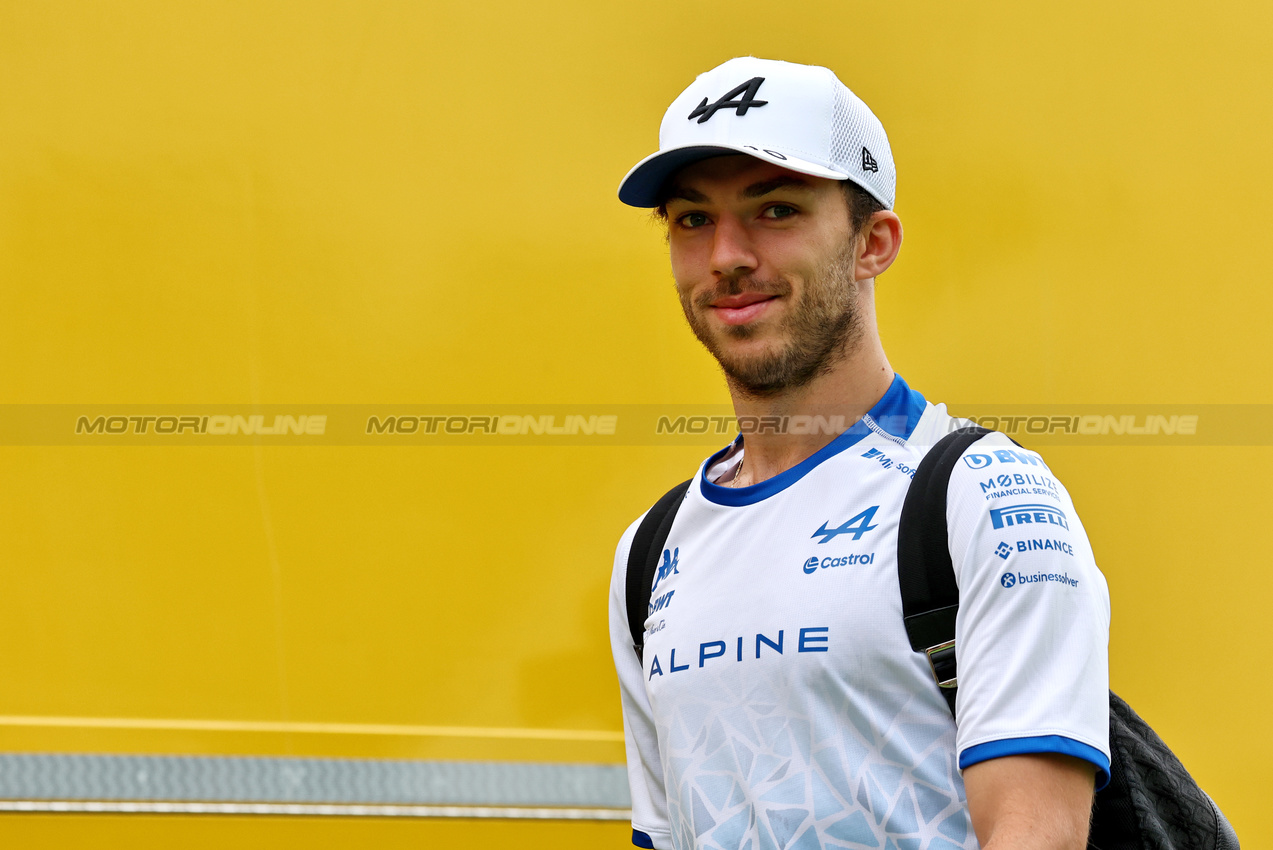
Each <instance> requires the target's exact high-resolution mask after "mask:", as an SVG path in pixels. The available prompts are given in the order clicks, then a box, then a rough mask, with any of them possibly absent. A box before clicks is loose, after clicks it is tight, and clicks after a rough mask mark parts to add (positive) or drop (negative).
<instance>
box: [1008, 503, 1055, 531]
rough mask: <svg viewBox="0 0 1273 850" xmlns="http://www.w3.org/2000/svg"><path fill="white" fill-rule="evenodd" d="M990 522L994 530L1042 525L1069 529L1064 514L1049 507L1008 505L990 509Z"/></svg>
mask: <svg viewBox="0 0 1273 850" xmlns="http://www.w3.org/2000/svg"><path fill="white" fill-rule="evenodd" d="M990 522H991V524H992V525H994V527H995V528H1010V527H1012V526H1014V525H1043V524H1048V525H1059V526H1061V527H1062V528H1064V529H1069V527H1070V524H1069V522H1068V521H1067V520H1066V518H1065V514H1064V513H1062V512H1061V510H1060V509H1058V508H1054V507H1051V506H1050V505H1010V506H1008V507H1006V508H992V509H991V511H990Z"/></svg>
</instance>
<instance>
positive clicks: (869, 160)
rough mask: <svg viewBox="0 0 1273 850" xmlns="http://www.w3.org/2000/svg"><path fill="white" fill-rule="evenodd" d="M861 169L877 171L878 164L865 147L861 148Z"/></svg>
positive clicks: (878, 168)
mask: <svg viewBox="0 0 1273 850" xmlns="http://www.w3.org/2000/svg"><path fill="white" fill-rule="evenodd" d="M862 170H863V171H879V170H880V164H879V163H878V162H876V161H875V157H873V156H871V152H870V151H868V150H867V149H866V148H862Z"/></svg>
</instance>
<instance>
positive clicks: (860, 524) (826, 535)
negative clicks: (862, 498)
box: [809, 505, 880, 544]
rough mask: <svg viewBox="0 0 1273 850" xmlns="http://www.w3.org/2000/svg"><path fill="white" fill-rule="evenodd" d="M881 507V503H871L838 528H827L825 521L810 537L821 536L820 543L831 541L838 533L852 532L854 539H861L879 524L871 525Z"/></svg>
mask: <svg viewBox="0 0 1273 850" xmlns="http://www.w3.org/2000/svg"><path fill="white" fill-rule="evenodd" d="M879 509H880V506H879V505H871V507H869V508H867V509H866V510H864V511H862V513H860V514H858V515H857V516H855V517H853V518H852V519H850V520H848V521H846V522H845V523H844V524H843V525H841V526H839V527H838V528H827V524H826V523H825V522H824V523H822V525H820V526H819V527H818V530H817V531H815V532H813V534H811V535H809V536H810V537H821V538H822V539H821V540H819V541H818V543H819V544H822V543H830V542H831V541H832V540H834V539H835V537H836V535H837V534H852V535H853V539H854V540H861V539H862V535H863V534H866V533H867V532H868V531H870V530H872V529H874V528H877V527H878V526H874V525H871V519H872V518H874V516H875V512H876V511H878V510H879Z"/></svg>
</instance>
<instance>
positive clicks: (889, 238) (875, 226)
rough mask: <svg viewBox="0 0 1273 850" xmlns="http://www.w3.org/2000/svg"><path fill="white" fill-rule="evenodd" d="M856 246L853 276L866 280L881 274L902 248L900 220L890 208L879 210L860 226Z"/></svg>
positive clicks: (891, 263)
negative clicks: (860, 229)
mask: <svg viewBox="0 0 1273 850" xmlns="http://www.w3.org/2000/svg"><path fill="white" fill-rule="evenodd" d="M858 246H859V247H858V250H859V252H860V253H859V254H858V258H857V263H856V264H855V265H854V267H853V274H854V277H856V278H857V279H858V280H866V279H867V278H873V277H876V276H878V275H881V274H883V273H884V272H885V271H887V270H888V267H889V266H891V265H893V261H894V260H896V259H897V252H898V251H900V250H901V249H902V220H901V219H900V218H898V217H897V213H895V212H893V211H892V210H880V211H879V212H877V213H875V214H874V215H872V216H871V217H870V218H869V219H868V220H867V222H866V224H865V225H864V226H863V227H862V232H861V233H860V234H859V235H858Z"/></svg>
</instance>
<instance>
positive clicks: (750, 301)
mask: <svg viewBox="0 0 1273 850" xmlns="http://www.w3.org/2000/svg"><path fill="white" fill-rule="evenodd" d="M777 297H778V296H777V295H774V294H767V293H764V292H743V293H740V294H738V295H727V296H725V297H722V298H717V299H716V300H715V301H713V302H712V310H714V311H715V312H716V315H717V316H718V317H719V318H720V320H721V321H722V322H724V323H725V324H727V325H744V324H746V323H747V322H750V321H752V320H753V319H756V318H758V317H759V316H760V314H761V313H763V312H765V310H766V309H768V305H769V302H771V301H773V300H775V299H776V298H777Z"/></svg>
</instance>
